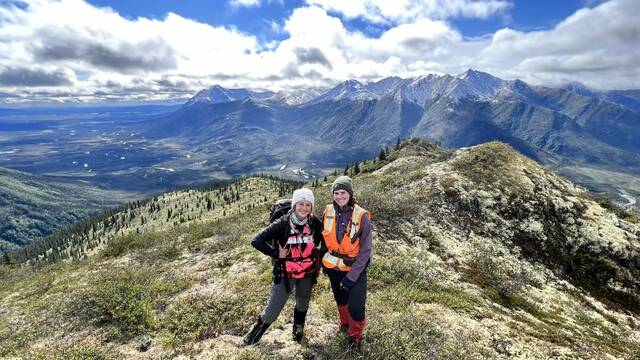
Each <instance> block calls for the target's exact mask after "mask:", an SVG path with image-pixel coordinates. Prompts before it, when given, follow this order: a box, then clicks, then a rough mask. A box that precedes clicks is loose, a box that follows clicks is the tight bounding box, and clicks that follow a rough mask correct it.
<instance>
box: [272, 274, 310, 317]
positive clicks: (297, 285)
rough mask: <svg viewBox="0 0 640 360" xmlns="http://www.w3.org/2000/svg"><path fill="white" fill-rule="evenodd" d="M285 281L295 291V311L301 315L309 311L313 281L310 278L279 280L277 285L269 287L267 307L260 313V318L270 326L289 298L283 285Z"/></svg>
mask: <svg viewBox="0 0 640 360" xmlns="http://www.w3.org/2000/svg"><path fill="white" fill-rule="evenodd" d="M285 281H288V282H289V289H292V290H293V291H295V295H296V308H295V309H296V310H297V311H298V312H301V313H306V312H307V310H308V309H309V301H310V300H311V289H312V287H313V280H312V279H311V278H310V277H308V276H307V277H303V278H302V279H294V278H290V277H287V278H281V279H280V281H279V282H278V283H277V284H275V283H274V284H272V285H271V293H270V295H269V301H268V302H267V306H266V307H265V308H264V310H263V311H262V314H261V315H260V318H261V319H262V321H264V322H265V323H267V324H271V323H273V322H274V321H276V319H277V318H278V315H280V312H281V311H282V309H283V308H284V305H285V304H286V303H287V299H288V298H289V292H287V288H286V285H285Z"/></svg>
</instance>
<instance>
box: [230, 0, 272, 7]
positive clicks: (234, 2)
mask: <svg viewBox="0 0 640 360" xmlns="http://www.w3.org/2000/svg"><path fill="white" fill-rule="evenodd" d="M265 2H266V3H269V4H271V3H277V4H279V5H284V0H229V5H230V6H231V7H232V8H234V9H239V8H250V7H260V6H262V4H263V3H265Z"/></svg>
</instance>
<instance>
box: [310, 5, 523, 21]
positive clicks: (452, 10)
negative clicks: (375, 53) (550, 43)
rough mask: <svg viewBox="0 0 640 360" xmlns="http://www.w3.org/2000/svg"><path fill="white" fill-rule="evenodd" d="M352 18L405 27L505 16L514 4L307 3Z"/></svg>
mask: <svg viewBox="0 0 640 360" xmlns="http://www.w3.org/2000/svg"><path fill="white" fill-rule="evenodd" d="M306 2H307V4H309V5H315V6H319V7H321V8H323V9H325V10H327V11H331V12H335V13H338V14H340V15H342V16H344V17H346V18H348V19H354V18H361V19H364V20H366V21H369V22H372V23H391V24H401V23H407V22H412V21H415V20H417V19H450V18H480V19H486V18H488V17H490V16H493V15H496V14H502V13H504V12H505V11H507V10H509V9H510V8H511V7H512V5H511V3H510V2H509V1H505V0H395V1H387V0H350V1H343V0H306Z"/></svg>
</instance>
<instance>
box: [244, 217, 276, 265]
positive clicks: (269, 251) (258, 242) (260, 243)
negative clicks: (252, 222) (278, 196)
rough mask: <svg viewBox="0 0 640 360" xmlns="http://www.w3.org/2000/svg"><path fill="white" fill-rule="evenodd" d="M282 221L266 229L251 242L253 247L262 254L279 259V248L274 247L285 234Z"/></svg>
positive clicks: (273, 223)
mask: <svg viewBox="0 0 640 360" xmlns="http://www.w3.org/2000/svg"><path fill="white" fill-rule="evenodd" d="M283 226H284V224H283V222H282V219H277V220H276V221H274V222H272V223H271V224H270V225H269V226H267V227H266V228H264V229H263V230H262V231H260V232H259V233H258V235H256V236H255V237H254V238H253V240H251V245H252V246H253V247H254V248H256V250H258V251H260V252H261V253H263V254H265V255H267V256H271V257H274V258H277V257H278V248H277V246H274V245H275V244H276V243H277V242H278V238H279V237H281V236H282V233H283V231H284V230H283Z"/></svg>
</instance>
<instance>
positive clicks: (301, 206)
mask: <svg viewBox="0 0 640 360" xmlns="http://www.w3.org/2000/svg"><path fill="white" fill-rule="evenodd" d="M312 208H313V205H312V204H311V202H309V201H307V200H301V201H298V202H297V203H296V206H295V208H294V210H293V212H295V213H296V216H297V217H298V219H304V218H306V217H307V216H309V214H310V213H311V209H312Z"/></svg>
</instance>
